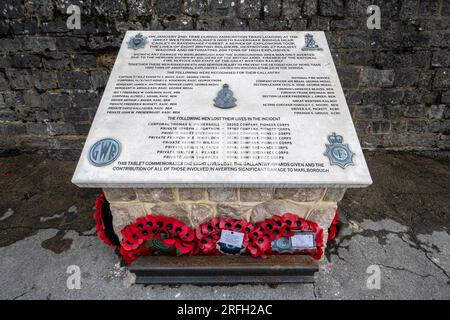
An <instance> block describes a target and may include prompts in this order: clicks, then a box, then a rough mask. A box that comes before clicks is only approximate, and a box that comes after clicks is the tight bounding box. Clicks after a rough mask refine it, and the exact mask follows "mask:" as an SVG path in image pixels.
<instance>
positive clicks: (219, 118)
mask: <svg viewBox="0 0 450 320" xmlns="http://www.w3.org/2000/svg"><path fill="white" fill-rule="evenodd" d="M139 33H141V35H142V36H143V38H142V39H145V40H146V41H141V42H139V39H138V40H136V41H135V42H133V43H134V46H135V47H136V44H137V47H139V44H141V45H142V44H144V46H143V47H142V48H129V46H131V47H133V43H131V42H130V41H132V40H133V39H135V38H134V37H135V36H136V35H138V34H139ZM307 34H310V35H311V36H312V37H313V40H314V41H313V42H309V47H306V49H305V46H306V42H307V40H308V39H310V38H308V39H307V38H306V37H305V36H306V35H307ZM307 37H309V36H307ZM142 39H141V40H142ZM224 84H227V85H228V86H229V87H228V89H229V90H231V91H232V97H234V99H235V100H234V99H233V98H230V95H231V94H230V92H229V91H228V90H225V92H224V93H226V94H224V95H223V99H218V100H216V101H217V102H216V104H219V105H221V103H222V106H231V105H233V104H235V106H234V107H232V108H228V109H222V108H218V107H217V106H215V102H214V101H215V98H217V97H218V94H219V91H220V90H221V89H223V88H224V87H223V85H224ZM333 132H335V133H336V136H334V140H333V141H332V142H334V143H330V141H329V140H328V137H329V136H330V135H332V133H333ZM103 139H106V140H103ZM108 139H109V140H108ZM110 139H113V140H110ZM101 140H103V141H104V142H103V144H102V143H98V141H101ZM341 140H342V141H341ZM327 144H328V145H329V146H328V149H330V150H329V151H328V154H330V153H334V156H332V157H329V156H327V146H326V145H327ZM102 148H103V154H102V152H101V151H102V150H101V149H102ZM350 154H353V157H349V155H350ZM332 160H333V161H334V164H333V163H332ZM336 163H338V164H336ZM339 163H340V165H339ZM72 182H73V183H75V184H76V185H78V186H80V187H226V186H235V187H258V186H259V187H267V186H274V187H275V186H276V187H312V186H330V187H331V186H332V187H364V186H368V185H370V184H371V183H372V180H371V177H370V174H369V171H368V168H367V164H366V162H365V159H364V155H363V153H362V151H361V147H360V144H359V141H358V137H357V135H356V131H355V128H354V125H353V122H352V119H351V116H350V113H349V110H348V106H347V103H346V101H345V98H344V94H343V91H342V88H341V85H340V82H339V79H338V76H337V73H336V69H335V66H334V64H333V60H332V57H331V54H330V50H329V48H328V44H327V41H326V38H325V35H324V33H323V32H309V33H308V32H294V31H293V32H191V31H142V32H138V31H129V32H127V33H126V35H125V38H124V41H123V43H122V46H121V48H120V51H119V54H118V56H117V60H116V63H115V65H114V68H113V70H112V73H111V76H110V78H109V81H108V84H107V86H106V89H105V92H104V94H103V97H102V100H101V102H100V105H99V107H98V110H97V114H96V116H95V119H94V121H93V124H92V127H91V130H90V132H89V135H88V138H87V140H86V143H85V145H84V148H83V152H82V154H81V157H80V160H79V162H78V166H77V168H76V171H75V174H74V176H73V179H72Z"/></svg>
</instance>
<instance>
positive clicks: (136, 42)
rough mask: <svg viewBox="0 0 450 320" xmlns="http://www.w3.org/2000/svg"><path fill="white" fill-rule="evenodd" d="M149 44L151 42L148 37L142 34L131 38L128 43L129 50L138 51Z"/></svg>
mask: <svg viewBox="0 0 450 320" xmlns="http://www.w3.org/2000/svg"><path fill="white" fill-rule="evenodd" d="M148 42H149V40H148V37H146V36H144V35H143V34H142V33H140V32H139V33H138V34H137V35H135V36H134V37H131V38H130V39H129V40H128V42H127V43H128V48H129V49H134V50H137V49H140V48H144V47H145V45H146V44H147V43H148Z"/></svg>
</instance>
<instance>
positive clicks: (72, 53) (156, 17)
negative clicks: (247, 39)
mask: <svg viewBox="0 0 450 320" xmlns="http://www.w3.org/2000/svg"><path fill="white" fill-rule="evenodd" d="M69 4H78V5H80V7H81V10H82V18H81V25H82V28H81V30H68V29H67V27H66V20H67V18H68V16H69V15H68V14H66V13H65V12H66V7H67V6H68V5H69ZM370 4H378V5H379V6H380V7H381V15H382V17H381V19H382V20H381V27H382V28H381V30H368V29H367V27H366V19H367V16H368V15H367V14H366V9H367V7H368V5H370ZM129 29H143V30H162V29H167V30H325V31H326V34H327V38H328V41H329V44H330V47H331V49H332V53H333V57H334V61H335V64H336V66H337V68H338V73H339V76H340V79H341V82H342V85H343V87H344V90H345V93H346V96H347V101H348V103H349V106H350V109H351V112H352V115H353V118H354V121H355V125H356V127H357V130H358V133H359V136H360V139H361V143H362V145H363V147H364V148H391V149H427V150H449V149H450V108H449V105H450V53H449V52H450V50H449V45H450V0H436V1H433V0H383V1H381V0H298V1H297V0H270V1H269V0H209V1H207V0H200V1H191V0H83V1H81V0H33V1H22V0H2V1H0V134H1V137H0V150H1V151H3V152H5V151H10V150H22V151H36V150H45V151H50V152H52V153H56V154H58V153H63V154H70V155H72V156H73V157H74V158H76V157H77V156H78V154H79V152H80V149H81V147H82V144H83V142H84V139H85V136H86V134H87V132H88V130H89V127H90V123H91V121H92V118H93V116H94V114H95V111H96V108H97V104H98V102H99V99H100V97H101V94H102V91H103V89H104V86H105V83H106V81H107V79H108V74H109V72H110V70H111V67H112V65H113V63H114V59H115V56H116V54H117V52H118V49H119V46H120V43H121V41H122V37H123V34H124V32H125V31H126V30H129Z"/></svg>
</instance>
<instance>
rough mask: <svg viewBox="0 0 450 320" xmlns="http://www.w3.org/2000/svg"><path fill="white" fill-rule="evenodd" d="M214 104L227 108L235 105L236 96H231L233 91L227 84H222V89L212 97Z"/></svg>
mask: <svg viewBox="0 0 450 320" xmlns="http://www.w3.org/2000/svg"><path fill="white" fill-rule="evenodd" d="M214 106H215V107H217V108H221V109H229V108H233V107H235V106H236V98H235V97H233V91H231V90H230V89H229V85H228V84H226V83H225V84H224V85H223V87H222V89H221V90H220V91H219V93H218V94H217V97H216V98H214Z"/></svg>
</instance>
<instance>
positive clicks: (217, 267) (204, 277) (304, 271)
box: [129, 255, 319, 285]
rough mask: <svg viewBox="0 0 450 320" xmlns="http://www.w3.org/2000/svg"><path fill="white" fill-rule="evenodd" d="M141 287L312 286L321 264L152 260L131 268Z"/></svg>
mask: <svg viewBox="0 0 450 320" xmlns="http://www.w3.org/2000/svg"><path fill="white" fill-rule="evenodd" d="M129 269H130V271H131V272H132V273H134V274H135V275H136V283H137V284H197V285H203V284H210V285H211V284H213V285H227V284H239V283H246V284H277V283H312V282H314V274H315V273H316V272H317V271H318V270H319V266H318V262H317V261H316V260H314V259H312V258H311V257H309V256H304V255H278V256H269V257H268V258H267V259H258V258H253V257H250V256H191V257H189V256H180V257H173V256H150V257H140V258H139V259H137V260H136V261H135V262H134V263H132V264H131V265H130V266H129Z"/></svg>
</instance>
